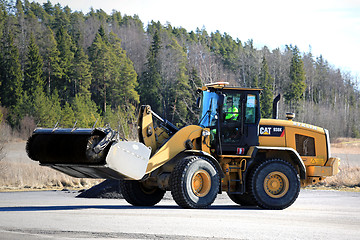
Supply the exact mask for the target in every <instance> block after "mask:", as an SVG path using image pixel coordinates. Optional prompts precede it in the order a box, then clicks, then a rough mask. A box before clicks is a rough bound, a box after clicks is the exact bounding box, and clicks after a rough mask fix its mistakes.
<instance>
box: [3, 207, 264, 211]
mask: <svg viewBox="0 0 360 240" xmlns="http://www.w3.org/2000/svg"><path fill="white" fill-rule="evenodd" d="M82 209H113V210H120V209H123V210H124V209H125V210H126V209H129V210H130V209H147V210H151V209H181V208H180V207H179V206H176V205H173V206H164V205H163V206H161V205H159V206H153V207H136V206H131V205H126V206H124V205H73V206H26V207H21V206H17V207H0V212H38V211H39V212H41V211H66V210H82ZM196 210H208V211H209V210H260V208H258V207H247V206H244V207H243V206H237V205H213V206H211V207H210V208H206V209H196Z"/></svg>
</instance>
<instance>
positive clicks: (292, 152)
mask: <svg viewBox="0 0 360 240" xmlns="http://www.w3.org/2000/svg"><path fill="white" fill-rule="evenodd" d="M262 150H266V151H267V152H268V151H275V152H276V151H284V152H287V153H288V154H289V156H290V157H291V160H293V161H294V163H295V164H296V165H297V166H298V167H299V169H300V178H301V179H305V178H306V167H305V164H304V162H303V161H302V159H301V157H300V155H299V153H298V152H297V151H295V149H293V148H289V147H262V146H255V147H254V149H253V152H252V154H251V159H252V160H253V161H252V164H251V166H252V165H253V164H255V163H256V156H257V154H258V153H259V152H261V151H262ZM249 167H250V166H249Z"/></svg>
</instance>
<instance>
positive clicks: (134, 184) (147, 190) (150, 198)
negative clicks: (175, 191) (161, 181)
mask: <svg viewBox="0 0 360 240" xmlns="http://www.w3.org/2000/svg"><path fill="white" fill-rule="evenodd" d="M120 190H121V194H122V195H123V197H124V199H125V200H126V201H127V202H128V203H130V204H131V205H133V206H154V205H155V204H157V203H159V202H160V201H161V199H162V198H163V197H164V194H165V191H164V190H161V189H160V188H158V187H148V186H146V185H145V184H144V183H142V182H140V181H135V180H120Z"/></svg>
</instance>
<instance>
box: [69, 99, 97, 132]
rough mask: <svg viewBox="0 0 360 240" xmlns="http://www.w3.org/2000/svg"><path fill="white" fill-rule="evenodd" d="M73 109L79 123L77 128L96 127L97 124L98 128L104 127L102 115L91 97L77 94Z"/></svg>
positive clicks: (72, 105)
mask: <svg viewBox="0 0 360 240" xmlns="http://www.w3.org/2000/svg"><path fill="white" fill-rule="evenodd" d="M71 107H72V109H73V112H74V116H75V119H76V121H77V124H76V126H78V127H84V128H90V127H93V126H94V124H95V122H97V125H98V126H102V122H101V117H100V114H98V112H97V111H98V108H97V106H96V104H95V102H93V101H92V100H91V99H90V97H89V96H87V95H82V94H77V95H76V96H75V98H74V99H73V102H72V104H71Z"/></svg>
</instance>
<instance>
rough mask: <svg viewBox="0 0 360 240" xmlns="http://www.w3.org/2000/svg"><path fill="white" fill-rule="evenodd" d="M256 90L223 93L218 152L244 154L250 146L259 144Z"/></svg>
mask: <svg viewBox="0 0 360 240" xmlns="http://www.w3.org/2000/svg"><path fill="white" fill-rule="evenodd" d="M258 99H259V92H258V91H241V92H239V91H229V92H225V93H224V103H223V105H222V109H221V110H222V111H221V117H220V119H219V120H220V124H219V130H218V132H219V134H220V145H221V146H220V147H219V148H218V149H219V151H218V154H224V155H225V154H226V155H245V154H246V153H247V151H248V150H249V148H250V146H256V145H259V134H258V126H259V121H260V111H259V101H258Z"/></svg>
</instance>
